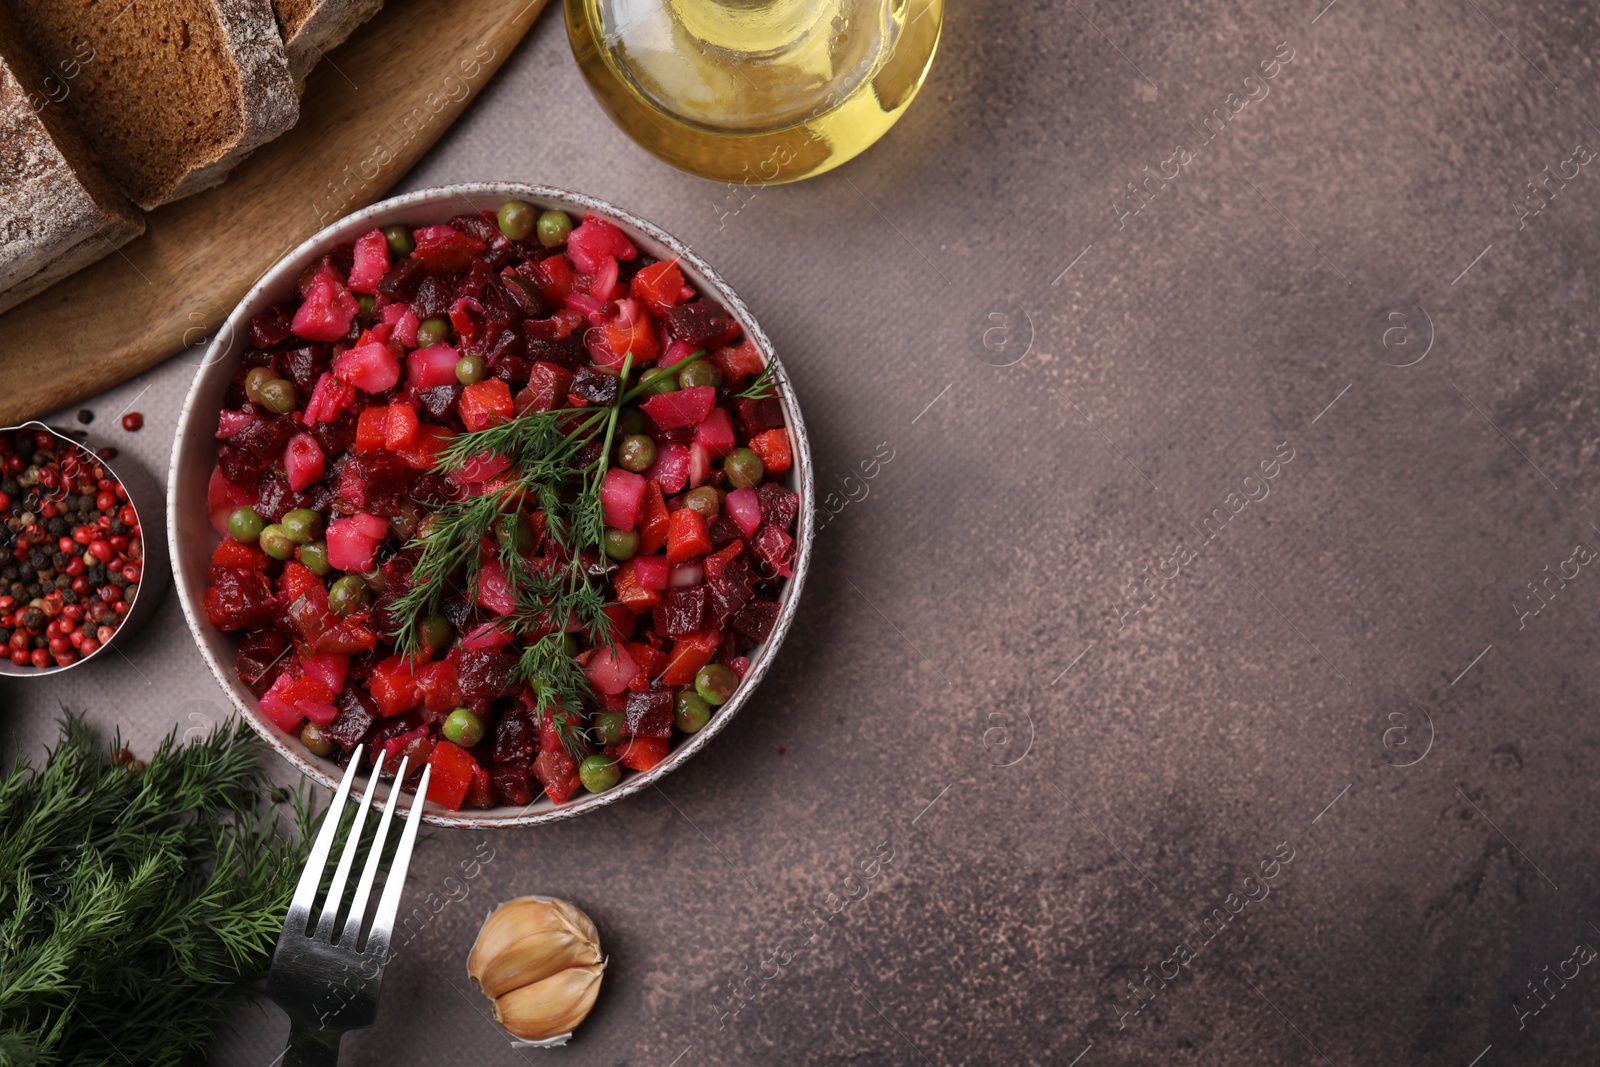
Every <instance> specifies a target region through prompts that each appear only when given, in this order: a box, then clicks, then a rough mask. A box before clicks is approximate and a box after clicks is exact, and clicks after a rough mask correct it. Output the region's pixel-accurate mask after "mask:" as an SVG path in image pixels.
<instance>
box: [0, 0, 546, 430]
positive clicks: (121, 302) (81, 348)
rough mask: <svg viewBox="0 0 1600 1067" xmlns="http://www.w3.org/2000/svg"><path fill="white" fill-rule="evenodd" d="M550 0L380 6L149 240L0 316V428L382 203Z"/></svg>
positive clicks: (184, 342) (210, 310)
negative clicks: (276, 120) (235, 158)
mask: <svg viewBox="0 0 1600 1067" xmlns="http://www.w3.org/2000/svg"><path fill="white" fill-rule="evenodd" d="M546 2H547V0H388V3H387V4H386V5H385V7H384V9H383V10H382V11H381V12H379V13H378V15H377V16H376V17H374V18H373V19H372V21H371V22H369V23H367V25H365V26H363V27H362V28H361V29H359V30H357V31H356V33H355V34H354V35H353V36H352V38H351V39H350V41H349V42H348V43H347V44H345V45H344V46H342V47H340V48H338V49H336V50H335V51H334V52H332V53H331V54H330V55H329V56H328V58H327V59H325V60H324V61H323V62H322V63H321V64H320V65H319V66H318V67H317V69H316V70H315V71H313V72H312V74H311V76H310V78H309V79H308V80H307V84H306V91H305V97H304V98H303V100H302V101H301V105H300V107H301V110H300V121H299V122H298V123H297V124H296V125H295V128H294V129H293V130H290V131H289V132H288V133H286V134H284V135H283V136H282V137H280V138H278V139H277V140H276V141H273V142H272V143H271V144H268V145H266V146H264V147H262V148H260V149H258V150H257V151H256V152H255V154H254V155H252V156H251V157H250V158H249V159H247V160H246V161H245V162H244V163H242V164H241V165H240V166H239V168H238V169H237V170H235V171H234V172H233V174H232V176H231V177H229V179H228V180H227V181H226V182H224V183H223V184H222V185H219V186H218V187H216V188H215V189H210V190H207V191H206V192H203V193H199V194H197V195H195V196H192V197H189V198H188V199H186V200H180V201H178V202H177V203H175V204H168V205H167V206H166V207H163V208H158V209H157V210H155V211H152V212H151V213H150V215H149V218H148V229H147V231H146V232H145V234H144V236H142V237H140V238H138V239H137V240H135V241H133V242H132V243H131V244H128V245H127V246H125V247H124V248H123V249H121V251H120V252H115V253H113V254H111V255H108V256H106V258H104V259H102V260H101V261H100V262H98V263H96V264H95V265H94V266H92V267H89V268H88V269H86V270H83V271H80V272H79V273H77V274H75V275H73V276H72V277H70V278H68V279H66V280H64V281H62V282H60V283H59V284H57V285H55V286H54V287H52V288H50V289H48V290H46V291H45V292H43V293H40V294H39V295H38V296H36V297H34V298H33V299H32V300H29V301H27V302H26V303H23V304H19V305H18V306H17V307H15V308H13V309H11V310H10V311H9V312H7V313H6V314H4V315H0V383H3V385H0V425H12V424H15V423H19V422H24V421H26V420H28V419H31V418H35V417H38V416H41V415H44V414H46V413H48V412H51V411H54V410H56V409H57V408H61V407H64V406H66V405H68V404H71V403H73V402H75V401H78V400H82V399H83V398H84V397H87V396H92V395H94V394H95V393H98V392H100V391H101V390H103V389H107V388H109V387H110V386H113V385H116V384H117V383H118V382H122V381H125V380H127V379H128V378H131V377H132V376H133V375H135V374H138V373H139V372H140V371H143V370H145V369H147V368H149V367H151V366H152V365H154V364H156V363H159V362H160V361H161V360H163V359H165V358H167V357H168V356H170V355H172V354H173V353H175V352H177V351H179V350H180V349H182V348H184V347H186V346H188V345H194V344H200V343H203V342H204V341H205V340H206V339H208V338H209V337H210V336H211V334H213V333H214V332H215V331H216V330H217V329H219V328H220V327H221V326H222V323H223V321H224V320H226V319H227V317H228V315H229V313H231V312H232V311H233V308H234V305H236V304H237V303H238V302H239V300H240V299H241V298H242V297H243V296H244V294H245V293H246V292H248V291H249V289H250V286H251V285H253V284H255V281H256V279H258V278H259V277H261V275H262V274H264V273H265V272H266V271H267V269H268V268H269V267H271V266H272V264H273V263H275V262H276V261H277V260H278V259H280V258H281V257H282V256H283V255H284V254H285V253H286V252H288V251H289V250H290V249H292V248H294V247H295V246H296V245H298V244H299V243H300V242H301V241H303V240H305V239H306V238H307V237H310V236H311V235H312V234H314V233H316V232H317V231H318V230H320V229H321V228H322V227H324V226H326V225H328V224H329V223H331V222H333V221H335V220H336V219H339V218H342V217H344V216H345V215H348V214H350V213H351V212H353V211H357V210H359V209H361V208H363V207H366V206H367V205H368V204H371V203H373V202H375V201H377V200H379V199H381V198H382V197H383V195H384V194H385V193H386V192H388V191H389V189H390V188H391V187H392V186H393V185H394V183H395V182H396V181H397V180H398V179H399V178H400V177H401V176H402V175H404V174H405V173H406V171H408V170H410V169H411V167H412V165H414V164H415V163H416V162H417V160H418V159H420V158H421V157H422V154H423V153H424V152H426V151H427V150H428V149H429V148H430V147H432V146H433V143H434V142H435V141H436V140H438V139H439V137H440V135H442V134H443V133H444V131H445V130H447V129H449V127H450V124H451V123H452V122H454V121H455V120H456V118H457V116H459V115H460V114H461V112H462V111H463V110H464V109H465V108H466V106H467V105H468V104H469V103H471V102H472V99H473V97H475V96H476V95H477V93H478V90H479V89H481V88H482V87H483V85H484V83H486V82H487V81H488V80H489V78H490V77H492V76H493V75H494V73H495V71H497V70H499V69H500V65H501V64H502V63H503V62H505V60H506V59H507V57H509V56H510V55H511V52H512V50H513V49H515V48H516V46H517V44H518V42H520V41H521V40H522V38H523V35H524V34H526V33H527V31H528V27H529V26H531V25H532V24H533V20H534V19H535V18H536V17H537V16H538V15H539V12H540V11H542V10H543V9H544V6H545V4H546Z"/></svg>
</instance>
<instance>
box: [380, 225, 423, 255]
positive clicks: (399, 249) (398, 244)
mask: <svg viewBox="0 0 1600 1067" xmlns="http://www.w3.org/2000/svg"><path fill="white" fill-rule="evenodd" d="M383 239H384V240H385V241H387V242H388V244H389V255H390V256H392V257H394V258H395V259H399V258H400V257H401V256H409V255H410V254H411V253H412V252H413V251H415V250H416V247H417V242H415V241H413V240H412V239H411V229H410V228H409V227H406V226H385V227H384V228H383Z"/></svg>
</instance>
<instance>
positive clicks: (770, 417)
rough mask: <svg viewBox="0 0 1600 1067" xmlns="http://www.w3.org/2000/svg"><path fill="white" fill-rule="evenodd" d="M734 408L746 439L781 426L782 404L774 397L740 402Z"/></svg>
mask: <svg viewBox="0 0 1600 1067" xmlns="http://www.w3.org/2000/svg"><path fill="white" fill-rule="evenodd" d="M735 406H736V407H737V408H738V409H739V424H740V425H741V426H743V427H744V434H745V436H746V437H754V436H755V435H756V434H758V433H760V432H761V431H762V430H770V429H773V428H774V427H777V426H782V425H783V404H782V403H781V402H780V401H779V400H778V398H777V397H775V396H769V397H767V398H766V399H765V400H740V401H739V402H738V403H737V404H736V405H735Z"/></svg>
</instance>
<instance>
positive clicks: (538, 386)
mask: <svg viewBox="0 0 1600 1067" xmlns="http://www.w3.org/2000/svg"><path fill="white" fill-rule="evenodd" d="M572 382H573V375H572V372H571V371H569V370H567V368H565V367H563V366H560V365H558V364H555V363H547V362H544V361H542V360H541V361H540V362H538V363H535V364H534V365H533V368H532V369H531V370H530V371H529V372H528V387H527V388H526V389H524V390H522V392H520V393H518V394H517V396H516V402H517V414H518V415H521V414H523V413H525V412H529V411H551V410H553V409H555V408H559V407H564V406H565V405H566V403H567V390H568V389H570V388H572Z"/></svg>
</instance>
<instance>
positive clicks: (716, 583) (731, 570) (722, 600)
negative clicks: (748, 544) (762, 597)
mask: <svg viewBox="0 0 1600 1067" xmlns="http://www.w3.org/2000/svg"><path fill="white" fill-rule="evenodd" d="M754 595H755V588H754V576H753V575H752V574H751V572H750V564H749V563H747V562H746V561H745V558H744V557H743V556H739V557H737V558H735V559H733V560H731V561H730V562H729V563H728V564H727V565H725V566H724V567H723V568H722V570H721V571H720V572H719V573H717V574H715V575H712V576H711V577H709V578H707V579H706V615H705V624H706V626H708V627H709V628H711V629H713V630H721V629H723V628H725V627H726V626H727V625H728V623H729V622H731V621H732V619H733V617H734V616H735V615H737V614H738V613H739V610H740V609H741V608H743V607H744V606H745V605H746V604H748V603H749V602H750V598H751V597H753V596H754Z"/></svg>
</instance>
